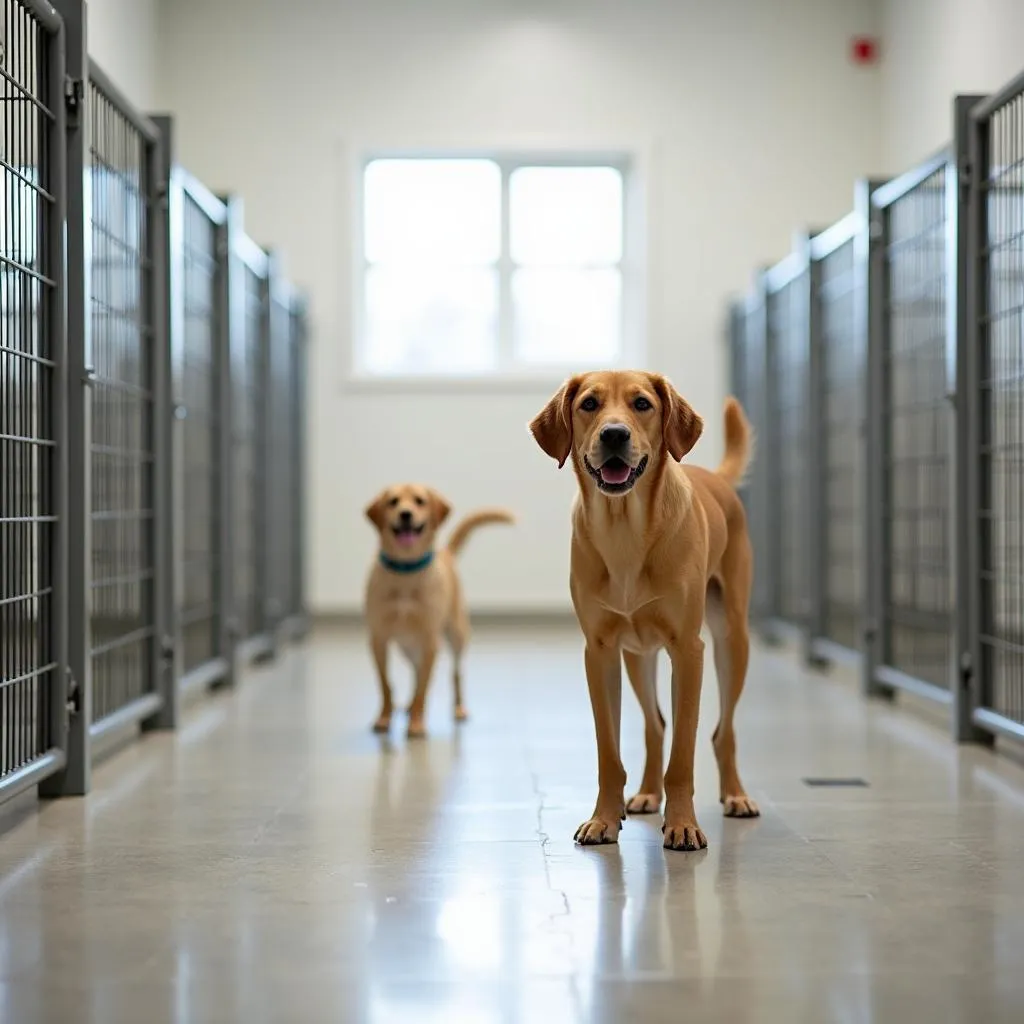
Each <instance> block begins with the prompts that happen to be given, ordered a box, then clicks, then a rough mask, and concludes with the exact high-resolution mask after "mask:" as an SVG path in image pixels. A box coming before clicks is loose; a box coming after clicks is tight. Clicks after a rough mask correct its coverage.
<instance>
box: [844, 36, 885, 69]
mask: <svg viewBox="0 0 1024 1024" xmlns="http://www.w3.org/2000/svg"><path fill="white" fill-rule="evenodd" d="M850 58H851V59H852V60H853V63H854V64H862V65H863V64H877V63H878V40H877V39H875V38H874V36H854V37H853V39H852V40H850Z"/></svg>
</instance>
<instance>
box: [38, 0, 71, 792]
mask: <svg viewBox="0 0 1024 1024" xmlns="http://www.w3.org/2000/svg"><path fill="white" fill-rule="evenodd" d="M46 6H47V8H48V15H47V17H45V18H44V17H40V21H41V22H42V23H43V24H44V25H45V26H46V27H47V31H49V32H51V33H53V38H52V39H51V42H50V45H51V53H50V60H51V63H50V73H49V79H48V82H47V91H48V93H49V97H48V98H49V100H50V102H51V103H52V105H53V108H54V117H53V120H52V121H51V122H50V124H49V128H48V129H47V131H48V134H49V139H48V142H49V153H50V161H51V163H50V176H51V180H50V181H49V182H47V183H46V184H47V185H48V186H49V187H50V188H51V189H52V191H53V195H54V207H53V212H52V215H51V218H50V223H49V224H48V225H47V227H46V240H45V245H46V247H47V249H48V251H49V252H50V253H51V258H52V260H53V264H52V265H53V267H54V275H55V278H56V287H54V288H53V289H52V290H51V293H50V300H49V310H48V316H49V322H50V329H51V331H52V334H51V338H50V342H51V345H52V349H51V352H50V358H51V359H52V360H53V364H54V369H53V375H52V387H53V389H54V394H53V395H52V396H51V400H50V408H51V416H52V417H53V424H52V432H53V437H54V438H55V439H56V440H57V454H56V458H55V459H54V464H53V466H52V469H51V472H52V474H53V475H54V479H53V480H52V484H51V485H52V488H53V493H54V500H55V510H56V519H57V522H56V525H55V528H54V535H53V539H54V550H53V556H52V558H53V561H52V567H53V570H52V571H53V584H52V589H53V594H52V596H51V598H50V601H51V623H52V629H53V658H54V661H55V662H56V671H55V672H54V673H53V675H52V676H51V687H50V693H49V695H48V712H49V715H48V717H49V723H48V724H49V733H50V736H49V742H50V745H51V746H52V747H54V748H56V749H57V751H59V756H58V757H57V758H56V759H55V760H54V761H53V762H52V763H51V764H50V765H48V766H47V770H46V775H47V776H50V775H55V776H56V775H57V773H59V772H61V771H62V769H63V768H64V767H65V765H66V764H67V756H68V755H67V751H68V743H69V737H68V728H69V723H68V700H69V693H68V690H69V679H70V671H69V667H68V601H69V600H73V599H74V598H73V597H72V596H71V591H69V573H68V566H69V558H70V554H69V530H68V513H69V495H68V481H69V467H70V455H69V445H70V443H71V433H70V429H69V422H68V404H67V394H68V316H67V301H68V254H67V250H66V234H65V224H66V222H67V216H68V209H67V207H68V168H67V157H66V152H67V150H66V147H67V141H68V139H67V130H68V126H67V111H66V109H65V106H64V104H63V102H61V98H62V96H63V91H64V82H65V75H66V66H67V50H66V47H67V40H66V36H65V30H64V25H63V22H62V21H59V20H57V21H55V22H54V21H51V19H50V17H49V15H53V16H54V17H56V12H55V11H54V10H53V8H50V7H49V5H48V4H47V5H46ZM51 26H53V27H51Z"/></svg>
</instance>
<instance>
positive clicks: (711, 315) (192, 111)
mask: <svg viewBox="0 0 1024 1024" xmlns="http://www.w3.org/2000/svg"><path fill="white" fill-rule="evenodd" d="M875 7H876V5H875V0H775V2H771V3H767V2H765V0H718V2H717V3H709V2H707V0H631V2H629V3H626V2H623V0H587V2H583V0H562V2H560V3H553V2H541V0H489V2H482V0H431V2H430V3H426V2H424V0H374V2H373V3H364V2H358V3H356V2H354V0H348V2H342V0H292V2H290V3H288V4H281V3H279V2H277V0H168V2H167V3H166V4H165V5H164V7H163V8H162V13H161V45H162V48H163V50H164V53H163V58H162V77H161V90H160V100H161V102H162V103H163V104H164V105H165V106H167V107H168V108H170V109H173V110H174V112H175V115H176V116H177V118H178V137H179V140H180V150H179V154H180V156H181V158H182V160H183V162H184V163H186V164H187V165H188V166H189V168H190V169H191V170H192V171H193V172H194V173H196V174H198V175H199V176H200V177H202V178H203V179H204V180H205V181H206V182H207V184H209V185H211V186H212V187H214V188H216V189H224V188H228V187H230V188H231V189H233V190H236V191H237V192H239V193H241V194H242V195H243V196H244V197H245V201H246V218H247V223H248V225H249V228H250V231H251V233H252V234H253V235H254V237H255V238H256V239H257V240H258V241H261V242H267V241H273V242H275V243H278V244H279V245H280V246H281V247H282V248H283V250H284V252H285V256H286V263H287V266H288V268H289V271H290V273H291V275H292V276H293V277H294V278H295V279H296V280H298V281H299V282H300V283H301V284H302V285H304V286H305V287H306V288H308V290H309V293H310V295H311V298H312V308H313V315H314V336H315V346H314V349H313V351H312V360H311V362H312V366H311V371H312V373H311V380H312V395H311V402H310V409H309V427H310V441H311V467H310V468H311V476H312V495H311V499H312V510H311V521H310V536H311V544H310V573H309V577H310V586H311V595H310V596H311V602H312V605H313V607H314V608H315V609H316V610H321V611H333V610H348V609H355V608H357V607H359V605H360V602H361V594H362V585H363V578H364V574H365V571H366V567H367V565H368V563H369V561H370V559H371V558H372V555H373V548H374V543H373V536H372V532H371V529H370V527H369V525H368V524H367V523H366V522H365V521H364V520H363V518H362V509H363V507H364V505H365V504H366V502H367V500H368V498H369V497H370V496H371V495H372V494H373V493H374V491H375V490H376V489H377V488H378V487H380V486H381V485H383V484H385V483H386V482H389V481H393V480H400V479H403V478H410V477H411V478H417V479H423V480H426V481H428V482H430V483H433V484H435V485H436V486H438V487H439V488H440V489H442V490H443V491H444V492H445V493H447V494H448V495H449V496H450V497H451V498H452V499H453V501H454V503H455V506H456V512H457V513H460V512H465V511H466V510H468V509H470V508H471V507H473V506H475V505H478V504H482V503H487V504H491V503H500V504H505V505H508V506H510V507H511V508H513V509H515V510H516V511H517V512H518V513H519V514H520V516H521V524H520V525H519V526H518V527H516V528H514V530H508V529H507V528H497V527H495V528H492V529H491V530H490V531H488V533H487V534H486V535H485V534H483V533H481V534H480V535H479V536H478V537H477V538H476V540H475V541H474V543H473V544H472V545H471V547H470V549H469V550H468V551H467V552H466V554H465V556H464V575H465V578H466V583H467V587H468V592H469V596H470V601H471V604H472V605H473V607H475V608H477V609H500V610H512V609H524V610H543V609H549V608H550V609H560V608H565V607H567V606H568V593H567V585H566V574H567V562H568V559H567V536H568V508H569V503H570V497H571V493H572V486H573V483H572V479H571V474H570V472H569V470H565V471H563V472H562V474H561V475H560V474H559V473H558V472H557V471H556V469H555V466H554V464H553V463H552V462H550V461H549V460H547V459H546V458H545V457H544V456H543V455H542V453H541V452H540V450H539V449H537V448H536V447H535V446H534V444H533V442H532V441H531V440H530V438H529V436H528V435H527V432H526V427H525V424H526V422H527V420H528V419H529V418H530V416H532V415H533V413H534V412H536V411H537V409H539V408H540V406H541V404H542V403H543V401H544V400H546V398H547V397H548V395H549V394H550V392H551V391H553V390H554V388H555V387H556V386H557V384H558V383H559V381H558V380H556V379H550V380H544V381H541V382H537V383H535V384H533V385H530V386H520V387H515V388H512V387H507V386H506V387H502V386H501V385H494V386H491V387H489V388H488V387H481V388H480V389H474V388H467V387H464V386H463V387H457V388H455V387H453V388H449V389H446V390H444V391H443V392H440V393H439V392H437V391H434V390H430V389H423V388H417V389H413V390H411V391H410V392H408V393H406V392H400V391H394V390H383V391H380V392H377V393H372V392H367V391H353V390H352V389H351V388H350V387H348V386H347V385H346V372H347V367H348V364H349V358H350V346H351V325H352V307H353V289H352V286H351V281H352V276H353V268H352V260H351V251H352V233H353V218H352V212H353V178H352V173H351V171H352V168H353V165H354V163H355V161H356V159H357V158H358V157H359V156H360V155H361V154H363V153H365V151H366V150H367V149H372V148H374V147H378V146H404V147H409V146H424V147H431V146H434V147H451V146H459V147H473V146H474V145H478V146H479V145H495V144H497V145H502V144H505V143H507V144H509V145H511V146H515V145H517V144H526V143H529V144H532V145H534V146H539V147H546V146H551V147H553V148H560V147H565V146H572V145H577V146H584V147H586V146H601V147H606V148H607V147H616V148H624V149H628V150H632V151H635V152H636V153H637V155H638V156H639V157H640V159H641V160H642V162H643V164H644V168H645V170H644V175H645V179H646V181H645V186H646V195H647V204H648V216H649V220H650V231H649V239H648V252H647V258H648V274H649V280H648V289H649V306H648V310H647V321H648V328H649V335H650V337H649V345H648V358H647V360H646V362H647V365H648V367H650V368H653V369H658V370H662V371H665V372H667V373H668V374H669V375H670V376H671V377H672V378H673V379H674V381H675V382H676V383H677V384H678V385H679V387H680V388H681V390H682V391H683V392H684V393H685V394H686V395H688V396H689V398H690V399H691V401H692V402H693V404H694V405H695V406H696V407H697V409H698V410H699V411H700V412H702V413H704V414H705V415H706V417H707V418H708V421H709V429H708V433H707V437H706V439H705V440H704V441H702V442H701V444H700V445H699V446H698V448H697V450H696V452H695V454H694V457H695V458H696V459H697V460H698V461H701V462H710V463H713V462H714V461H716V460H717V458H718V455H719V452H720V434H721V429H720V423H719V414H720V408H721V402H722V398H723V395H724V383H725V351H724V345H723V341H722V316H723V311H724V302H725V300H726V297H727V294H728V293H730V292H732V291H733V290H736V289H739V288H742V287H745V285H746V282H747V281H748V279H749V275H750V271H751V269H752V268H753V267H754V266H755V265H757V264H758V263H762V262H768V261H774V260H775V259H777V258H778V257H780V256H781V255H783V254H784V253H785V252H786V251H787V249H788V246H789V240H790V237H791V233H792V231H793V229H794V227H795V226H797V225H798V224H799V223H801V222H804V223H813V224H826V223H828V222H830V221H831V220H833V219H835V218H837V217H839V216H841V215H842V214H843V213H845V212H846V211H847V210H848V209H849V206H850V202H851V196H852V185H853V181H854V179H855V178H856V177H857V176H858V175H860V174H865V173H870V172H872V171H874V170H875V169H876V168H877V167H878V164H879V159H880V133H879V118H878V109H879V75H878V72H877V71H875V70H872V69H862V68H856V67H854V66H852V65H851V64H850V62H849V61H848V58H847V53H848V43H849V37H850V36H851V35H852V34H853V33H857V32H866V31H874V30H876V29H877V27H878V26H877V22H876V9H875ZM837 118H838V119H840V121H841V130H837Z"/></svg>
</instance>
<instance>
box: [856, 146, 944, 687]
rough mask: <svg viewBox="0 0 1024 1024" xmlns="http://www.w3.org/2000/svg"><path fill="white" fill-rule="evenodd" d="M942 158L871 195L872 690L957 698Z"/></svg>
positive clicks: (928, 163) (869, 671) (870, 667)
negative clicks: (874, 538) (954, 686)
mask: <svg viewBox="0 0 1024 1024" xmlns="http://www.w3.org/2000/svg"><path fill="white" fill-rule="evenodd" d="M955 177H956V176H955V167H954V165H952V164H951V159H950V154H949V153H948V152H944V153H942V154H940V155H939V156H937V157H935V158H933V159H932V160H931V161H928V162H927V163H925V164H923V165H922V166H920V167H918V168H916V169H915V170H914V171H911V172H909V173H908V174H905V175H903V176H902V177H900V178H897V179H895V180H894V181H892V182H890V183H888V184H886V185H883V186H882V187H881V188H879V189H877V190H875V192H874V193H873V194H872V204H873V206H874V212H873V215H872V219H873V223H874V230H875V232H876V234H877V235H878V236H879V238H878V245H877V247H876V250H875V253H874V256H873V259H875V260H876V261H877V267H875V268H873V282H874V284H875V287H876V289H877V290H878V291H879V292H880V295H879V296H877V297H878V299H879V302H878V304H877V308H878V316H877V319H876V325H875V329H873V330H872V336H871V345H872V347H873V348H875V351H874V353H873V354H872V357H871V358H872V362H873V370H872V375H871V385H870V394H869V403H870V405H869V408H870V415H871V418H872V419H873V420H875V421H876V423H877V429H876V430H875V431H874V432H873V436H874V443H873V447H872V450H871V452H870V455H869V462H870V464H871V466H872V468H873V470H874V471H875V472H876V473H877V474H878V485H877V487H873V488H872V491H873V501H872V507H871V508H870V509H869V513H868V514H869V515H870V516H871V517H872V520H873V522H872V528H873V530H874V531H875V534H876V536H877V547H876V548H875V550H874V551H873V553H872V556H873V557H872V559H871V561H872V570H871V571H872V572H873V573H877V579H876V583H875V586H874V587H873V588H872V589H873V591H874V593H873V596H872V612H871V616H872V629H873V632H874V637H873V641H872V644H871V656H870V658H869V659H868V661H869V664H868V665H867V666H866V671H867V672H868V674H869V684H870V685H874V686H882V687H886V688H890V689H891V688H894V687H897V688H903V689H908V690H912V691H914V692H916V693H918V694H921V695H923V696H926V697H930V698H932V699H935V700H939V701H944V702H947V703H948V702H950V701H951V699H952V695H951V692H950V665H951V656H952V643H953V625H954V623H953V609H952V600H951V586H952V571H953V542H954V536H953V522H952V519H953V517H952V512H951V498H952V486H951V467H952V460H953V446H952V443H951V438H952V431H951V423H952V420H951V416H952V413H951V406H950V403H949V401H948V399H947V388H948V379H947V365H946V344H947V316H948V313H949V304H948V300H949V280H950V265H949V259H950V252H949V250H950V247H949V235H948V232H949V230H950V224H949V220H948V216H947V212H948V207H949V195H950V193H949V190H950V189H951V188H954V189H955V188H956V181H955Z"/></svg>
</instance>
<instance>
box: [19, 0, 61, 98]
mask: <svg viewBox="0 0 1024 1024" xmlns="http://www.w3.org/2000/svg"><path fill="white" fill-rule="evenodd" d="M18 5H19V6H20V7H24V8H25V9H26V10H27V11H28V12H29V14H31V15H32V17H33V18H34V19H35V20H36V21H38V22H39V24H40V25H42V27H43V28H44V29H46V31H47V33H48V34H49V35H52V36H56V35H58V34H59V33H60V31H61V29H62V27H63V25H64V21H63V19H62V17H61V14H60V11H59V10H58V8H59V7H60V4H57V6H56V7H55V6H54V5H53V4H51V3H49V2H48V0H18ZM62 95H63V90H62V91H61V92H59V93H56V94H53V95H52V96H51V98H52V99H56V100H59V99H60V97H61V96H62Z"/></svg>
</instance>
